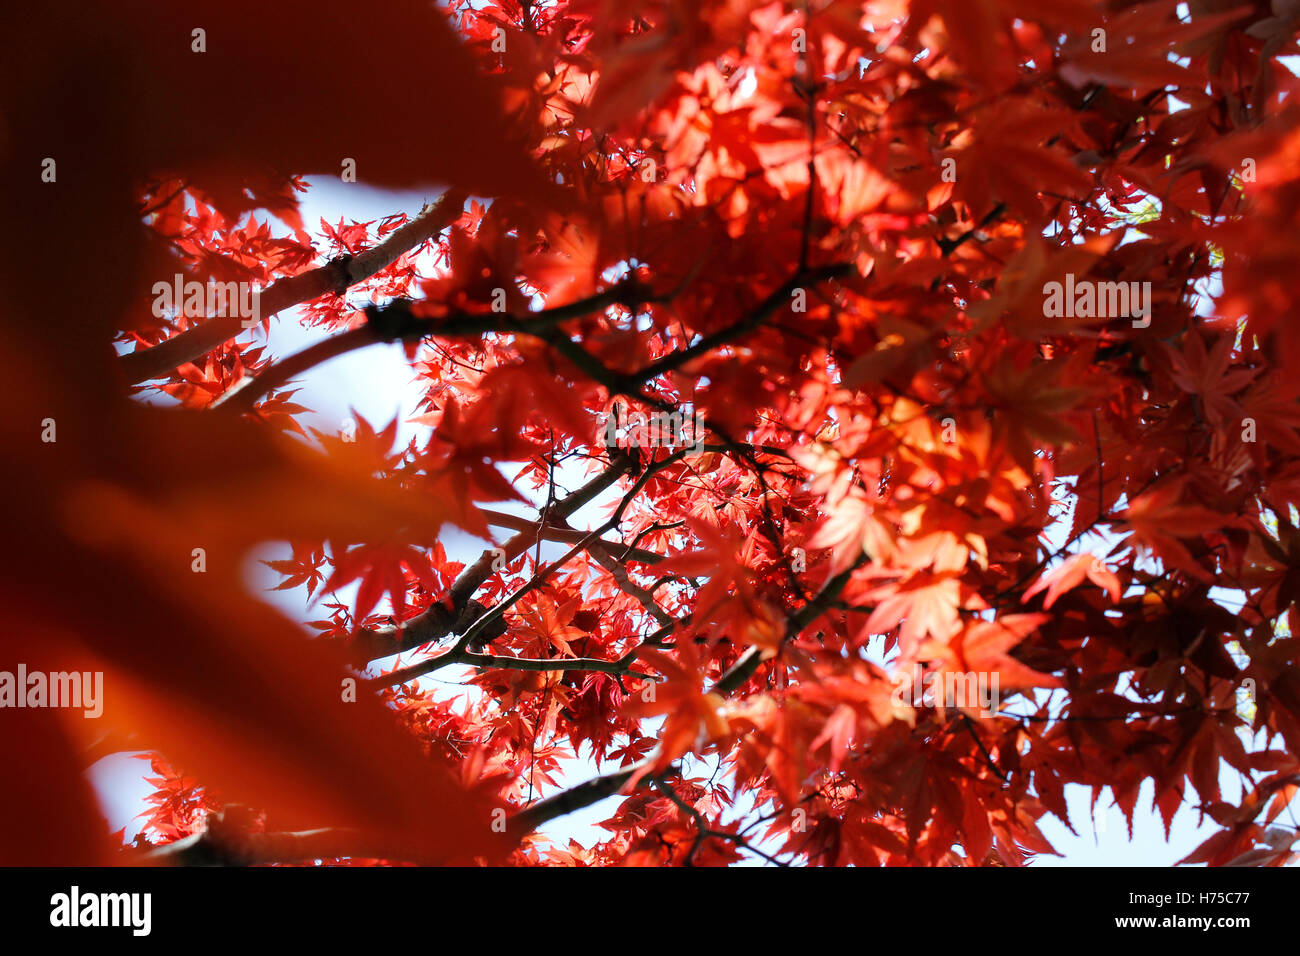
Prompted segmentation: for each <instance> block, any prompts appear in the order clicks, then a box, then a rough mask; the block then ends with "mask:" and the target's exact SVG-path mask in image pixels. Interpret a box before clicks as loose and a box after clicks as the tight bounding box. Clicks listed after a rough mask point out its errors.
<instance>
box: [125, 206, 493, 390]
mask: <svg viewBox="0 0 1300 956" xmlns="http://www.w3.org/2000/svg"><path fill="white" fill-rule="evenodd" d="M466 198H468V197H467V196H466V194H465V193H463V192H460V191H459V190H449V191H448V192H446V193H443V195H442V196H441V198H439V199H438V201H437V202H435V203H431V204H430V205H428V206H425V207H424V209H423V210H422V211H421V213H420V215H418V216H416V217H415V218H414V219H412V220H411V221H410V222H408V223H406V224H405V225H404V226H402V227H400V228H399V229H395V230H393V232H392V233H390V234H389V235H388V236H387V237H386V238H385V239H384V241H383V242H380V243H377V244H376V245H374V246H372V247H371V248H369V249H367V250H366V251H365V252H362V253H360V254H359V255H356V256H351V257H349V256H340V257H339V258H337V259H333V260H331V261H330V262H327V263H326V264H325V265H323V266H320V267H318V268H315V269H310V270H308V271H307V272H303V273H300V274H298V275H296V276H289V277H288V278H285V279H281V280H280V281H278V282H276V283H274V284H273V285H272V286H271V287H270V288H268V289H266V290H265V291H264V292H263V293H262V295H261V298H260V311H261V313H262V317H263V318H268V317H270V316H272V315H275V314H276V313H277V312H283V311H284V310H285V309H288V308H291V307H292V306H295V305H301V304H302V303H303V302H310V301H311V300H312V299H317V298H320V297H321V296H322V295H326V294H328V293H331V292H332V293H335V294H340V295H341V294H342V293H344V292H346V291H347V290H348V288H349V287H350V286H353V285H356V284H357V283H359V282H364V281H365V280H366V279H369V278H370V277H371V276H373V275H374V274H375V273H377V272H380V271H382V270H383V269H386V268H388V266H390V265H392V264H393V263H394V262H396V261H397V260H398V259H399V258H401V256H402V255H403V254H404V253H407V252H409V251H410V250H411V249H414V248H415V247H416V246H418V245H420V244H421V243H423V242H426V241H427V240H429V239H432V238H433V237H434V236H436V235H437V234H438V233H440V232H442V230H444V229H446V228H447V227H448V226H450V225H451V224H452V223H453V222H455V221H456V220H457V219H459V218H460V214H461V211H462V210H463V209H464V206H465V200H466ZM244 322H245V318H244V317H241V316H213V317H212V318H209V319H208V320H207V321H206V322H202V323H200V324H199V325H196V326H193V327H192V328H188V329H186V330H185V331H184V332H181V333H180V334H179V335H175V336H172V337H171V338H170V339H166V340H164V341H162V342H159V343H158V344H157V345H154V346H151V347H149V348H143V349H136V350H135V351H134V352H130V353H128V354H126V355H123V356H122V357H121V359H120V361H121V363H122V369H123V371H124V372H125V373H126V377H127V381H128V382H131V383H132V384H136V383H139V382H146V381H148V380H149V379H154V378H161V377H163V376H165V375H168V374H170V373H171V371H172V370H173V369H175V368H176V367H177V366H179V365H183V364H184V363H186V362H193V361H194V360H195V359H197V358H200V357H202V356H204V355H206V354H208V353H209V352H211V351H212V350H213V349H215V348H216V347H217V346H219V345H221V344H222V343H223V342H226V341H228V340H230V339H232V338H234V337H235V336H237V335H239V333H240V332H242V331H244Z"/></svg>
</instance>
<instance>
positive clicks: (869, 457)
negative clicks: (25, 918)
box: [0, 0, 1300, 866]
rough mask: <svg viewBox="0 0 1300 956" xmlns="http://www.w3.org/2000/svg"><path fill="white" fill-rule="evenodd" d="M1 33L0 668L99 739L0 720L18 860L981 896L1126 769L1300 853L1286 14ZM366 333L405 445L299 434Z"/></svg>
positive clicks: (543, 20) (1277, 859)
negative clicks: (888, 876) (256, 562)
mask: <svg viewBox="0 0 1300 956" xmlns="http://www.w3.org/2000/svg"><path fill="white" fill-rule="evenodd" d="M42 6H43V7H44V9H42V10H40V11H27V14H28V15H27V16H26V17H25V18H24V19H23V20H22V21H21V22H18V23H15V24H14V26H13V29H12V30H10V31H8V32H7V33H6V35H5V36H4V37H3V38H0V47H2V48H3V56H0V63H3V64H4V66H3V69H4V70H5V72H6V74H7V75H6V81H5V83H3V84H0V120H2V121H3V122H2V123H0V163H3V165H4V171H5V176H6V179H5V181H6V184H7V185H6V189H5V190H4V192H3V195H0V203H2V204H3V207H4V215H3V221H4V222H5V224H6V226H7V228H6V229H5V230H4V236H3V239H2V240H0V241H2V242H3V248H2V249H0V268H2V269H3V270H4V278H5V287H6V291H7V294H6V299H5V302H4V304H3V306H0V315H3V320H4V322H5V325H6V330H7V334H6V335H5V337H4V340H3V342H0V379H2V380H3V382H4V386H5V387H4V389H3V399H2V400H0V401H2V402H3V409H4V411H3V415H2V417H0V427H3V429H4V437H5V444H4V447H5V449H6V452H7V455H8V456H9V461H8V465H7V467H6V468H5V474H4V478H3V481H4V485H5V487H4V494H3V496H2V498H0V500H3V502H4V508H5V524H6V527H7V529H8V534H9V541H8V544H7V547H6V549H5V553H6V560H5V574H4V575H3V576H2V577H0V597H2V600H3V605H2V606H3V608H4V611H5V615H4V627H3V628H2V629H0V633H3V639H2V640H0V646H2V647H3V650H4V656H3V659H2V660H0V667H5V668H12V667H14V666H15V665H17V664H18V663H19V662H22V663H23V664H24V665H25V667H26V668H27V669H28V670H29V671H32V672H35V671H41V672H45V673H49V674H54V673H56V672H71V671H75V672H78V673H89V672H100V673H102V674H103V680H104V684H103V686H104V690H103V700H102V705H103V714H102V716H101V717H98V718H94V719H87V718H85V717H83V716H82V714H81V713H80V712H79V711H76V710H69V709H65V708H58V707H48V706H39V702H38V703H34V704H33V705H32V706H27V707H22V708H19V707H17V706H16V703H15V704H14V705H8V704H6V707H9V706H13V709H5V710H4V711H3V712H0V721H3V732H2V733H0V763H2V764H3V766H5V767H7V768H13V767H16V766H24V767H29V768H31V770H30V773H29V774H27V775H25V776H24V777H23V778H22V780H21V781H20V783H19V784H18V785H15V786H6V787H4V788H0V848H3V849H2V850H0V852H3V853H4V854H6V855H7V860H6V862H22V863H73V862H75V863H85V862H91V863H105V862H109V863H112V862H126V861H132V862H134V861H142V862H178V863H193V862H213V861H215V862H229V863H298V862H311V861H319V860H324V861H327V862H328V861H335V862H348V863H367V862H384V861H387V862H415V863H464V862H470V861H480V862H487V863H494V864H496V863H511V864H518V865H575V864H576V865H616V864H625V863H632V864H656V865H658V864H671V865H726V864H731V863H735V862H739V861H742V860H758V861H760V862H767V863H780V864H811V865H846V864H856V865H927V866H946V865H999V866H1001V865H1005V866H1014V865H1021V864H1023V863H1025V862H1026V861H1027V860H1028V859H1030V858H1031V857H1032V856H1033V855H1034V854H1046V853H1052V852H1054V850H1053V847H1052V846H1051V844H1050V843H1049V842H1048V840H1047V839H1046V838H1045V837H1044V836H1043V834H1042V833H1041V832H1040V829H1039V822H1040V821H1041V820H1042V818H1043V816H1044V815H1045V814H1051V815H1054V816H1056V817H1058V818H1059V819H1060V820H1062V821H1063V822H1064V823H1065V824H1066V825H1067V826H1069V827H1071V829H1078V828H1080V827H1086V826H1087V825H1088V824H1087V822H1086V821H1080V820H1078V819H1071V818H1070V816H1069V812H1068V809H1067V805H1066V799H1065V787H1066V786H1067V785H1068V784H1081V785H1083V786H1085V787H1088V788H1091V792H1092V795H1093V799H1094V800H1111V799H1113V800H1114V801H1115V802H1116V803H1117V804H1118V805H1119V806H1120V807H1121V808H1122V810H1123V811H1124V813H1125V814H1126V815H1127V816H1128V818H1129V820H1130V824H1131V821H1132V818H1133V814H1134V811H1135V808H1136V806H1137V803H1138V796H1139V790H1140V789H1141V788H1142V786H1143V784H1144V783H1146V782H1148V781H1150V782H1151V788H1149V789H1148V791H1147V792H1148V793H1152V794H1153V795H1154V806H1155V808H1157V809H1158V811H1159V813H1160V815H1161V817H1162V818H1163V820H1164V822H1165V826H1166V828H1167V827H1168V826H1169V822H1170V821H1171V820H1172V819H1173V816H1174V814H1175V813H1177V812H1178V811H1179V809H1180V808H1181V807H1187V808H1189V809H1190V810H1191V811H1192V812H1194V813H1195V814H1198V815H1200V816H1201V817H1202V818H1203V819H1205V820H1207V821H1210V822H1211V823H1212V824H1213V825H1214V829H1213V832H1212V835H1211V836H1210V838H1209V839H1208V840H1206V842H1205V843H1204V844H1203V845H1202V846H1201V847H1200V848H1199V849H1198V850H1196V851H1195V852H1194V853H1192V854H1191V855H1190V856H1189V857H1188V858H1187V860H1186V862H1199V863H1209V864H1211V865H1218V864H1224V863H1228V862H1238V863H1252V864H1257V865H1281V864H1283V863H1286V862H1288V861H1289V860H1290V859H1291V858H1292V855H1293V854H1292V850H1291V847H1292V844H1293V841H1294V840H1295V838H1296V836H1297V833H1296V829H1295V826H1294V824H1293V822H1291V820H1290V817H1289V816H1288V815H1287V813H1286V811H1287V808H1288V806H1289V804H1290V803H1291V801H1292V798H1293V797H1294V795H1295V792H1296V788H1297V785H1300V758H1297V754H1298V753H1300V672H1298V671H1297V667H1296V663H1297V655H1298V653H1300V649H1298V648H1297V644H1296V638H1295V637H1294V636H1293V632H1294V626H1295V624H1296V612H1295V605H1294V602H1295V600H1296V599H1297V597H1300V512H1297V511H1296V510H1295V508H1294V507H1293V502H1295V501H1296V500H1297V493H1298V492H1300V434H1298V433H1297V429H1298V428H1300V335H1298V334H1297V329H1300V326H1297V324H1296V322H1295V321H1294V319H1291V320H1290V321H1288V317H1289V312H1290V310H1291V308H1292V302H1293V295H1294V293H1295V291H1296V290H1297V283H1296V265H1295V263H1296V261H1297V257H1298V254H1300V230H1298V229H1297V228H1296V226H1297V222H1298V213H1300V163H1298V162H1297V158H1298V156H1300V152H1298V151H1300V125H1297V122H1296V121H1297V118H1298V116H1300V108H1298V107H1297V104H1296V101H1295V99H1294V96H1295V95H1296V93H1297V91H1300V85H1298V84H1297V79H1296V76H1295V74H1294V73H1293V71H1292V70H1291V69H1290V68H1289V67H1288V65H1287V62H1286V60H1287V58H1288V57H1293V56H1295V55H1296V54H1297V53H1300V50H1298V49H1297V45H1296V34H1297V26H1298V25H1300V6H1297V4H1295V3H1292V2H1286V0H1273V2H1271V3H1270V2H1268V0H1189V2H1183V3H1179V2H1175V0H1147V2H1137V3H1126V2H1099V0H1038V2H1034V3H1026V2H1021V0H870V2H865V3H864V2H848V0H843V2H841V0H830V2H828V0H808V2H806V3H782V2H754V0H637V2H626V0H617V2H615V0H554V2H538V3H531V2H525V0H474V2H472V3H471V2H469V0H452V2H450V3H443V4H439V5H437V6H436V7H435V6H434V5H431V4H427V3H420V2H415V0H391V2H384V3H378V4H371V5H369V6H368V7H366V9H365V11H364V13H359V12H358V11H357V9H356V7H355V5H354V4H350V3H343V2H338V0H320V2H311V3H307V2H296V0H295V2H283V3H274V4H267V3H253V2H249V0H221V2H207V0H204V2H197V3H192V4H186V5H185V7H184V9H183V10H179V9H178V10H175V11H173V10H171V9H170V8H169V9H168V10H167V11H163V10H161V9H160V8H157V7H156V6H155V5H152V4H148V3H144V2H126V3H122V4H116V5H113V7H112V8H104V9H100V8H97V7H96V8H93V9H87V8H85V7H84V6H83V5H81V4H75V3H61V2H51V3H49V4H44V5H42ZM323 177H338V178H339V179H340V180H341V182H342V183H344V184H348V183H357V184H364V185H370V186H377V187H383V188H388V189H414V188H422V189H428V190H430V191H431V192H430V195H433V196H436V197H437V198H436V199H435V200H434V201H432V202H430V203H429V204H427V205H426V206H425V208H424V209H423V210H421V211H419V212H418V214H415V215H413V216H409V217H408V216H407V215H406V214H404V213H401V212H398V211H396V210H394V214H393V215H391V216H387V217H385V218H381V219H377V220H375V221H371V222H350V223H348V222H344V221H343V220H342V219H341V218H339V219H337V220H335V221H333V222H327V221H322V222H321V223H320V224H319V225H317V224H314V223H309V222H304V221H303V218H302V217H301V215H300V213H299V197H300V196H301V195H302V194H303V193H304V191H305V190H307V189H308V188H309V184H310V183H311V182H320V181H321V179H322V178H323ZM313 232H314V235H313V234H312V233H313ZM283 322H301V323H303V324H304V325H305V326H307V327H309V328H310V329H311V330H312V331H313V334H314V339H313V341H312V344H311V345H309V346H308V347H307V348H305V349H304V350H303V351H301V352H297V353H292V354H273V352H272V350H270V349H268V347H267V339H266V335H265V333H266V332H267V330H269V329H270V328H271V326H272V325H273V324H274V323H283ZM381 342H389V343H392V342H400V343H402V344H403V346H404V348H405V355H406V357H407V358H408V359H409V366H410V374H411V379H412V381H413V382H414V383H415V384H414V386H413V387H415V388H418V389H419V390H420V407H419V414H418V416H417V417H416V419H415V420H414V422H413V423H412V424H413V425H415V426H419V427H418V430H417V435H416V437H414V438H410V439H409V440H399V439H398V428H397V425H398V423H397V422H395V421H394V422H369V421H365V420H358V421H356V422H355V425H354V426H352V425H349V427H347V428H343V429H341V430H339V431H338V432H337V433H335V432H331V431H327V430H323V429H316V428H313V427H310V425H309V424H308V423H307V422H306V416H307V412H308V411H309V410H308V409H307V408H305V407H304V406H303V405H302V404H301V403H300V402H299V401H296V400H295V396H296V395H297V392H298V390H299V389H300V382H301V380H302V378H303V377H304V376H305V375H308V374H312V375H316V374H327V367H326V371H325V372H321V373H317V372H316V371H315V370H316V369H318V367H321V366H324V365H325V363H327V362H329V361H330V360H332V359H334V358H337V357H339V356H342V355H344V354H346V353H349V352H352V351H355V350H358V349H362V348H365V347H368V346H373V345H376V344H377V343H381ZM380 385H383V386H384V387H389V386H390V383H376V386H377V387H379V386H380ZM521 504H522V505H523V506H524V507H521V506H520V505H521ZM455 529H460V531H463V532H468V533H470V534H472V535H475V536H477V537H478V538H480V539H482V540H483V541H485V542H487V545H486V546H485V547H482V550H481V554H479V553H478V552H477V551H476V553H475V554H474V555H472V556H471V557H470V559H469V560H466V561H462V560H456V559H454V558H453V557H452V556H450V555H449V553H448V552H449V550H451V549H449V548H448V547H447V545H446V541H447V535H448V534H450V533H452V532H453V531H454V530H455ZM268 542H277V543H279V544H278V547H279V548H280V551H279V553H281V554H282V555H283V557H282V558H279V559H274V560H270V561H268V562H267V564H268V565H269V567H270V569H271V570H272V571H274V572H275V573H276V574H277V575H278V577H277V580H278V581H279V583H280V586H281V587H282V588H284V589H297V592H298V593H301V594H302V596H303V597H304V599H305V598H308V597H311V598H314V599H317V603H315V604H313V605H312V608H311V610H310V611H309V612H306V613H305V614H304V615H303V618H302V620H300V621H293V620H291V619H290V618H288V617H286V616H285V614H284V613H283V612H281V611H278V610H276V609H274V608H273V607H272V606H271V605H269V604H268V603H267V602H266V600H265V598H264V595H262V594H261V593H259V591H258V590H257V589H256V588H252V587H250V585H249V570H248V567H249V563H250V555H252V554H253V553H254V552H255V550H256V549H259V548H262V547H264V546H265V545H266V544H267V543H268ZM258 553H261V552H258ZM1293 561H1295V562H1296V563H1295V564H1292V562H1293ZM336 592H337V593H336ZM339 594H343V595H345V597H340V596H339ZM313 615H314V616H316V617H318V618H320V619H319V620H313V621H308V620H307V618H309V617H312V616H313ZM322 615H323V616H322ZM304 624H306V625H307V626H306V627H304ZM304 632H310V636H305V634H304ZM394 655H400V657H394ZM451 674H454V675H457V676H456V678H455V680H456V686H452V687H448V686H447V685H446V684H440V683H437V682H434V681H429V680H424V679H423V678H426V677H428V676H430V675H437V676H440V677H446V676H447V675H451ZM461 684H463V686H460V685H461ZM51 686H52V685H51ZM28 693H29V688H28V687H17V688H16V694H17V696H20V697H21V696H23V695H28ZM0 697H2V695H0ZM24 699H25V700H31V698H30V696H28V697H25V698H24ZM0 703H4V700H3V699H0ZM124 751H143V752H146V755H147V756H148V758H149V759H150V760H151V761H152V767H153V772H154V775H153V777H152V778H151V783H152V784H153V785H154V786H156V788H157V791H156V793H155V794H154V796H153V797H152V798H151V809H150V811H149V815H148V818H147V822H146V827H145V830H144V831H143V833H142V835H141V838H140V839H137V840H136V841H135V845H133V846H130V847H123V846H122V842H123V840H122V835H121V834H120V833H119V834H117V835H113V834H110V833H108V832H106V831H107V828H106V827H104V826H103V825H102V821H101V818H100V817H99V815H98V811H97V809H96V805H95V802H94V797H93V795H92V793H91V791H90V789H89V787H88V786H87V784H86V783H85V782H84V777H83V774H82V771H83V770H84V768H85V767H86V766H87V765H89V763H91V762H93V761H94V760H97V759H99V758H100V757H102V756H104V755H106V754H111V753H120V752H124ZM584 762H587V763H590V765H591V766H592V768H593V774H594V775H593V776H591V777H590V778H589V779H582V778H574V777H573V776H572V774H571V772H570V773H569V774H568V775H566V774H565V771H566V769H567V770H569V771H571V770H572V768H573V767H575V766H582V765H584ZM1225 778H1226V779H1237V778H1239V779H1240V787H1239V788H1235V789H1238V790H1239V791H1240V793H1237V792H1228V791H1227V790H1226V789H1225V788H1223V787H1222V781H1223V780H1224V779H1225ZM614 795H621V802H620V803H619V804H618V806H617V807H616V809H615V810H614V811H613V812H612V813H611V815H610V816H609V818H608V819H607V820H606V821H605V822H604V823H603V824H602V827H603V830H602V834H603V835H602V836H601V838H600V839H599V840H597V841H595V842H593V843H592V844H591V845H587V846H584V845H580V844H579V843H578V842H570V843H568V844H567V845H566V844H564V843H561V842H558V841H551V840H547V839H544V838H541V837H539V836H538V833H539V831H541V832H544V830H545V828H546V826H547V825H553V824H554V823H555V821H558V820H561V819H562V818H564V817H565V816H566V815H568V814H571V813H573V812H575V811H577V810H580V809H582V808H585V807H588V806H591V805H592V804H594V803H596V802H597V801H599V800H602V799H605V798H607V797H611V796H614Z"/></svg>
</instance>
